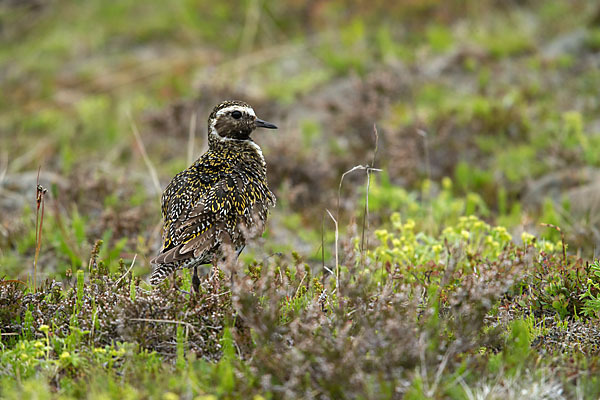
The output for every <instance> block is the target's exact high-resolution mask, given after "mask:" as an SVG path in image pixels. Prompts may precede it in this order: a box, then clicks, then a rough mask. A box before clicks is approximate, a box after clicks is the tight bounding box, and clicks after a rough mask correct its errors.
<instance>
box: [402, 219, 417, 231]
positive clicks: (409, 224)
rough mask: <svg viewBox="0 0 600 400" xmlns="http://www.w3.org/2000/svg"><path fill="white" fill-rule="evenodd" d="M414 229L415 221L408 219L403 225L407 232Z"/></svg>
mask: <svg viewBox="0 0 600 400" xmlns="http://www.w3.org/2000/svg"><path fill="white" fill-rule="evenodd" d="M414 227H415V221H414V220H413V219H410V218H409V219H408V220H407V221H406V224H404V229H406V230H409V231H410V230H413V229H414Z"/></svg>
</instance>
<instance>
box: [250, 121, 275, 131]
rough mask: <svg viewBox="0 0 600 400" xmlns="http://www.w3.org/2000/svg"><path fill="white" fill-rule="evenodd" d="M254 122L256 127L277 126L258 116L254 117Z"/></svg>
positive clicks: (273, 127) (269, 127)
mask: <svg viewBox="0 0 600 400" xmlns="http://www.w3.org/2000/svg"><path fill="white" fill-rule="evenodd" d="M254 123H255V124H256V127H257V128H268V129H277V126H276V125H274V124H272V123H270V122H267V121H263V120H262V119H260V118H256V121H254Z"/></svg>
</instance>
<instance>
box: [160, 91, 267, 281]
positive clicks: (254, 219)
mask: <svg viewBox="0 0 600 400" xmlns="http://www.w3.org/2000/svg"><path fill="white" fill-rule="evenodd" d="M240 114H241V117H239V118H235V117H237V116H238V115H240ZM256 127H266V128H275V125H272V124H270V123H267V122H265V121H262V120H260V119H258V118H256V115H255V113H254V110H252V108H251V107H250V106H249V105H248V104H246V103H244V102H241V101H226V102H223V103H221V104H219V105H218V106H217V107H215V109H214V110H213V112H212V113H211V115H210V117H209V119H208V130H209V133H208V137H209V140H208V143H209V149H208V151H207V152H206V153H204V154H203V155H202V156H200V158H198V160H196V162H194V163H193V164H192V165H191V166H190V167H189V168H188V169H186V170H185V171H182V172H180V173H178V174H177V175H176V176H175V177H174V178H173V179H172V180H171V183H169V185H168V186H167V188H166V189H165V191H164V193H163V195H162V216H163V219H164V224H163V246H162V249H161V251H160V253H159V254H158V256H157V257H156V258H154V259H153V260H152V261H151V262H152V263H153V264H156V267H155V268H154V271H153V272H152V275H151V277H150V283H151V284H152V285H157V284H159V283H160V282H162V281H163V280H164V279H165V278H166V277H167V276H168V275H169V274H170V273H172V272H173V271H175V270H177V269H180V268H183V267H187V268H191V267H193V268H196V267H197V266H199V265H202V264H209V263H212V262H216V261H217V260H218V259H220V258H221V257H222V256H223V246H224V245H229V246H231V248H232V249H233V250H236V251H241V249H242V248H243V247H244V245H245V243H246V239H247V238H250V237H252V236H255V235H257V234H261V233H262V232H263V230H264V226H265V222H266V219H267V213H268V209H269V207H272V206H274V205H275V196H274V195H273V193H272V192H271V191H270V190H269V187H268V186H267V169H266V163H265V160H264V157H263V155H262V151H261V149H260V147H259V146H258V145H257V144H256V143H255V142H254V141H253V140H252V139H251V138H250V134H251V133H252V131H253V130H254V129H255V128H256Z"/></svg>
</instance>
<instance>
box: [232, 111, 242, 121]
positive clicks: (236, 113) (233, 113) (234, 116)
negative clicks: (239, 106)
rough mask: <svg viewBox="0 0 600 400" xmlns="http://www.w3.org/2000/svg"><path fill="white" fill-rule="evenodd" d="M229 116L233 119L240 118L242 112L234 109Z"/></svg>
mask: <svg viewBox="0 0 600 400" xmlns="http://www.w3.org/2000/svg"><path fill="white" fill-rule="evenodd" d="M231 116H232V117H233V118H235V119H240V118H242V113H241V112H239V111H234V112H232V113H231Z"/></svg>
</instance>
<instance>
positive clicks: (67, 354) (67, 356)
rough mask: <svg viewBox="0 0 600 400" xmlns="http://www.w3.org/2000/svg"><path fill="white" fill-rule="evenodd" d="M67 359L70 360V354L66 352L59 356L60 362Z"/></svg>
mask: <svg viewBox="0 0 600 400" xmlns="http://www.w3.org/2000/svg"><path fill="white" fill-rule="evenodd" d="M69 358H71V354H70V353H69V352H68V351H63V352H62V354H61V355H60V359H61V360H66V359H69Z"/></svg>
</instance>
